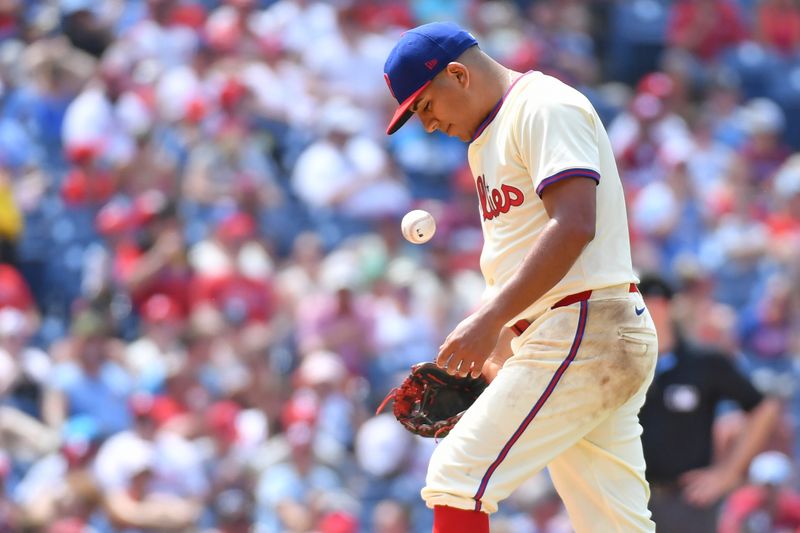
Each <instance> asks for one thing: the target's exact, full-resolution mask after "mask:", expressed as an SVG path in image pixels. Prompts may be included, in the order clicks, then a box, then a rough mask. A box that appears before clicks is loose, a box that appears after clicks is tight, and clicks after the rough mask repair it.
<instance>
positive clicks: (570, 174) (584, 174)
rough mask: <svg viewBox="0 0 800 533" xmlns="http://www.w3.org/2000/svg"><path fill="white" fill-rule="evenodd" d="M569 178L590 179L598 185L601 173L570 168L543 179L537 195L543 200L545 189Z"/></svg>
mask: <svg viewBox="0 0 800 533" xmlns="http://www.w3.org/2000/svg"><path fill="white" fill-rule="evenodd" d="M567 178H589V179H592V180H594V181H595V182H596V183H600V173H599V172H597V171H596V170H592V169H591V168H568V169H566V170H562V171H561V172H558V173H556V174H553V175H552V176H550V177H548V178H545V179H543V180H542V182H541V183H540V184H539V186H538V187H536V194H538V195H539V198H541V197H542V191H544V188H545V187H547V186H548V185H552V184H553V183H555V182H557V181H561V180H563V179H567Z"/></svg>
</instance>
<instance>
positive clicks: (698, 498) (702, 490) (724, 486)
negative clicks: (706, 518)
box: [680, 466, 741, 507]
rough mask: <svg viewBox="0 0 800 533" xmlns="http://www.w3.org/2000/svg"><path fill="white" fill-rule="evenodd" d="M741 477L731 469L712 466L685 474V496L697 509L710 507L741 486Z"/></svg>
mask: <svg viewBox="0 0 800 533" xmlns="http://www.w3.org/2000/svg"><path fill="white" fill-rule="evenodd" d="M740 481H741V480H740V479H739V476H738V475H736V473H735V472H732V469H730V468H724V467H720V466H712V467H709V468H698V469H696V470H690V471H689V472H686V473H685V474H683V475H682V476H681V478H680V482H681V484H682V485H683V496H684V498H685V499H686V501H687V502H689V503H690V504H692V505H694V506H696V507H708V506H709V505H712V504H714V503H715V502H717V501H718V500H719V499H720V498H722V497H723V496H724V495H725V494H727V493H728V492H729V491H731V490H732V489H734V488H736V486H738V485H739V482H740Z"/></svg>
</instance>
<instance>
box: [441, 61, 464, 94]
mask: <svg viewBox="0 0 800 533" xmlns="http://www.w3.org/2000/svg"><path fill="white" fill-rule="evenodd" d="M446 70H447V75H448V76H449V77H450V78H451V79H452V80H453V81H455V82H456V83H457V84H458V85H460V86H461V87H462V88H463V89H466V88H467V87H469V69H468V68H467V67H466V66H465V65H464V64H463V63H459V62H458V61H451V62H450V63H448V64H447V67H446Z"/></svg>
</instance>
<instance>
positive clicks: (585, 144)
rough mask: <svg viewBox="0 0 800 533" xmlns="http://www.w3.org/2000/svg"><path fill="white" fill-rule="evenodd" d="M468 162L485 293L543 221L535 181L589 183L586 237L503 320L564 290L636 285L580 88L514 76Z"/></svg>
mask: <svg viewBox="0 0 800 533" xmlns="http://www.w3.org/2000/svg"><path fill="white" fill-rule="evenodd" d="M469 165H470V168H471V170H472V175H473V177H474V178H475V183H476V187H477V190H478V196H479V202H480V212H481V224H482V226H483V236H484V247H483V252H482V253H481V262H480V263H481V271H482V272H483V276H484V278H485V279H486V293H485V294H484V297H485V299H488V298H490V297H491V296H492V295H493V294H494V293H495V292H497V291H498V290H499V289H500V288H501V287H502V286H503V284H504V283H506V282H507V281H508V279H509V278H510V277H511V276H512V274H513V273H514V272H515V270H516V269H517V268H518V267H519V265H520V263H521V262H522V260H523V258H524V257H525V255H526V254H527V253H528V251H529V250H530V249H531V246H532V245H533V243H534V242H535V241H536V239H537V237H538V236H539V234H540V233H541V231H542V230H543V229H544V226H545V224H546V223H547V221H548V220H549V217H548V215H547V212H546V211H545V208H544V203H543V202H542V200H541V194H542V192H543V190H544V189H545V187H547V186H548V185H550V184H552V183H554V182H556V181H558V180H561V179H566V178H575V177H581V179H583V178H586V179H592V180H594V181H596V182H597V223H596V224H597V225H596V230H595V237H594V240H592V242H591V243H589V245H588V246H587V247H586V248H585V249H584V250H583V252H582V253H581V255H580V256H579V257H578V259H577V261H576V262H575V264H574V265H573V266H572V268H571V269H570V270H569V272H567V274H566V276H564V278H563V279H562V280H561V281H560V282H559V283H558V284H557V285H556V286H555V287H553V288H552V289H551V290H550V291H549V292H548V293H546V294H545V295H544V296H543V297H542V298H541V299H539V300H538V301H536V302H533V303H532V304H531V306H530V307H529V308H528V309H526V310H525V311H524V312H523V313H521V314H520V315H519V316H518V317H515V318H514V319H513V320H512V321H510V323H512V324H513V323H514V322H515V321H516V320H518V319H520V318H526V319H530V318H532V317H535V316H537V315H539V314H541V313H542V312H543V311H544V310H546V309H547V308H549V307H550V306H552V305H553V304H554V303H555V302H557V301H558V300H560V299H561V298H563V297H564V296H568V295H570V294H574V293H577V292H582V291H585V290H590V289H599V288H603V287H610V286H613V285H623V284H627V283H631V282H634V283H635V282H638V279H636V276H635V275H634V273H633V268H632V266H631V252H630V243H629V236H628V221H627V217H626V214H625V201H624V196H623V191H622V184H621V182H620V178H619V174H618V172H617V166H616V163H615V161H614V154H613V153H612V150H611V144H610V142H609V140H608V135H607V134H606V131H605V129H604V128H603V125H602V123H601V121H600V117H599V116H598V115H597V112H596V111H595V110H594V108H593V107H592V105H591V103H590V102H589V100H587V99H586V97H585V96H583V95H582V94H581V93H580V92H578V91H577V90H575V89H573V88H572V87H569V86H568V85H565V84H564V83H562V82H560V81H559V80H557V79H556V78H553V77H551V76H547V75H545V74H542V73H541V72H528V73H526V74H523V75H522V76H521V77H519V78H518V79H517V80H516V81H515V82H514V84H513V85H512V86H511V87H510V88H509V90H508V91H507V93H506V95H505V96H504V98H503V99H502V100H501V101H500V102H499V103H498V106H497V107H496V108H495V110H494V111H493V112H492V113H491V114H490V115H489V117H487V119H486V120H485V121H484V124H482V125H481V127H480V128H479V129H478V131H477V132H476V134H475V139H474V140H473V142H472V143H471V144H470V146H469Z"/></svg>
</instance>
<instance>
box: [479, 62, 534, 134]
mask: <svg viewBox="0 0 800 533" xmlns="http://www.w3.org/2000/svg"><path fill="white" fill-rule="evenodd" d="M531 72H533V71H532V70H529V71H528V72H525V73H523V74H521V75H520V76H517V79H515V80H514V81H513V82H511V85H509V87H508V89H506V92H505V93H503V96H501V97H500V99H499V100H498V101H497V103H496V104H494V107H493V108H492V110H491V111H490V112H489V114H488V115H486V118H485V119H483V122H481V124H480V126H478V129H477V130H475V134H474V135H473V136H472V139H470V140H469V142H474V141H475V139H477V138H478V137H480V136H481V133H483V130H485V129H486V128H487V126H489V124H491V123H492V121H493V120H494V117H496V116H497V113H498V112H499V111H500V108H501V107H503V102H505V101H506V97H507V96H508V93H510V92H511V89H513V88H514V85H516V84H517V82H518V81H519V80H521V79H522V78H524V77H525V76H527V75H528V74H530V73H531Z"/></svg>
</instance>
